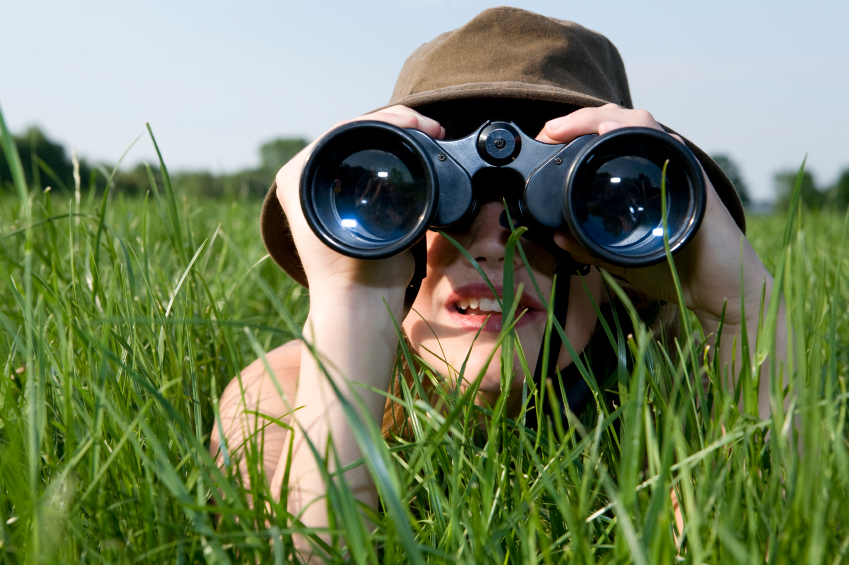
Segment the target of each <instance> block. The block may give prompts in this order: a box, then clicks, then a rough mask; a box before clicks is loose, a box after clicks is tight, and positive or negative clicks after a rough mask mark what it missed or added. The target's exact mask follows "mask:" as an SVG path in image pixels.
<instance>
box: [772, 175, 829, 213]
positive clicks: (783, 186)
mask: <svg viewBox="0 0 849 565" xmlns="http://www.w3.org/2000/svg"><path fill="white" fill-rule="evenodd" d="M797 175H798V171H781V172H778V173H775V176H774V177H773V180H774V183H775V193H776V194H777V195H778V200H777V202H776V206H777V208H778V209H779V210H787V209H788V208H789V207H790V197H791V196H792V195H793V188H794V187H795V186H796V177H797ZM824 196H825V195H824V194H823V193H822V192H820V191H819V190H818V189H817V185H816V182H815V181H814V176H813V175H812V174H811V172H810V171H805V172H804V173H802V189H801V194H800V198H801V199H802V203H803V204H804V205H805V206H807V207H808V208H811V209H813V210H819V209H820V208H822V205H823V200H824Z"/></svg>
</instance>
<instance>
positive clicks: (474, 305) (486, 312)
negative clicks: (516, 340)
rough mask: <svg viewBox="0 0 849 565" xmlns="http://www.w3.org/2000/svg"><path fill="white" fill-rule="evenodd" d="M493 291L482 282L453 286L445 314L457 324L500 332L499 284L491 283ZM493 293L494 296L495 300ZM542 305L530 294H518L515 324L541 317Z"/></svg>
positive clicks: (523, 323)
mask: <svg viewBox="0 0 849 565" xmlns="http://www.w3.org/2000/svg"><path fill="white" fill-rule="evenodd" d="M495 291H496V294H495V295H493V293H492V290H491V289H490V288H489V286H487V285H486V284H483V283H472V284H467V285H463V286H461V287H459V288H457V289H454V292H452V294H451V296H450V297H449V299H448V303H447V304H446V306H447V309H448V311H449V314H450V315H451V317H452V319H453V320H454V321H455V323H456V324H457V325H459V326H460V327H465V328H470V329H475V330H477V329H481V328H482V331H493V332H498V331H501V328H502V326H503V323H502V304H501V302H500V300H501V297H502V291H503V287H501V286H500V285H499V286H495ZM496 296H497V297H498V298H497V299H496ZM545 315H546V313H545V310H544V308H543V306H542V304H540V303H539V301H537V300H536V299H535V298H534V297H526V296H524V293H523V296H521V297H520V300H519V304H518V306H517V307H516V317H517V318H518V321H517V322H516V327H521V326H524V325H526V324H530V323H533V322H535V321H539V320H540V319H545Z"/></svg>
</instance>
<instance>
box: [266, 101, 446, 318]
mask: <svg viewBox="0 0 849 565" xmlns="http://www.w3.org/2000/svg"><path fill="white" fill-rule="evenodd" d="M362 120H377V121H381V122H386V123H389V124H393V125H395V126H398V127H401V128H411V129H419V130H421V131H423V132H424V133H426V134H428V135H429V136H431V137H434V138H437V139H441V138H443V137H444V136H445V130H444V129H443V128H442V127H441V126H440V125H439V124H438V123H436V122H435V121H433V120H431V119H430V118H427V117H425V116H423V115H421V114H419V113H418V112H416V111H415V110H412V109H410V108H407V107H405V106H393V107H391V108H387V109H385V110H382V111H380V112H375V113H373V114H368V115H365V116H360V117H358V118H354V119H353V120H348V121H345V122H339V123H338V124H336V125H335V126H334V128H335V127H338V126H341V125H343V124H345V123H349V122H353V121H362ZM322 137H323V136H322ZM317 141H318V140H316V141H314V142H313V143H311V144H310V145H309V146H308V147H307V148H306V149H304V151H302V152H301V153H299V154H298V155H296V156H295V157H294V158H293V159H292V160H291V161H289V163H287V164H286V165H285V166H284V167H283V168H282V169H280V171H279V172H278V173H277V198H278V200H279V201H280V205H281V206H282V208H283V211H284V212H285V213H286V217H287V219H288V220H289V227H290V229H291V231H292V237H293V239H294V241H295V245H296V246H297V248H298V253H299V255H300V258H301V262H302V264H303V266H304V271H305V272H306V274H307V278H308V279H309V283H310V294H311V296H313V297H316V296H317V295H318V294H321V293H326V294H327V296H329V297H332V296H335V295H337V294H338V293H339V292H340V291H348V290H351V289H354V290H368V289H375V290H377V291H378V292H380V293H381V294H382V295H384V296H385V297H386V298H387V299H392V300H391V301H392V302H395V300H394V298H397V297H398V296H400V300H401V302H403V296H404V290H405V288H406V286H407V284H409V282H410V279H411V278H412V275H413V270H414V267H415V262H414V260H413V257H412V254H411V253H410V252H409V251H408V252H406V253H403V254H400V255H397V256H395V257H390V258H387V259H380V260H367V261H366V260H360V259H353V258H351V257H347V256H345V255H342V254H340V253H337V252H335V251H333V250H332V249H330V248H329V247H327V246H326V245H325V244H324V243H322V242H321V241H320V240H319V239H318V238H317V237H316V236H315V234H314V233H313V231H312V230H311V229H310V227H309V225H308V224H307V222H306V219H305V218H304V215H303V212H302V210H301V202H300V196H299V182H300V178H301V172H302V170H303V167H304V164H305V163H306V160H307V158H308V156H309V154H310V153H311V152H312V150H313V148H314V147H315V144H316V143H317Z"/></svg>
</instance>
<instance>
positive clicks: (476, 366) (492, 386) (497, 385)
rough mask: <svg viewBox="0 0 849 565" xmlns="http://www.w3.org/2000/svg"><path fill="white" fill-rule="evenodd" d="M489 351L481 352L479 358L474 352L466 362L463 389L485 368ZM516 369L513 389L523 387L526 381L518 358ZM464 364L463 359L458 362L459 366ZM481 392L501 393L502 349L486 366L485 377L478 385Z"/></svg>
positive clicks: (492, 394)
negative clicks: (519, 366)
mask: <svg viewBox="0 0 849 565" xmlns="http://www.w3.org/2000/svg"><path fill="white" fill-rule="evenodd" d="M488 353H489V351H486V352H481V353H480V356H479V358H477V359H476V358H475V357H476V356H475V354H474V352H473V353H472V355H471V356H470V357H469V361H468V363H466V371H465V374H464V376H465V379H464V383H463V385H462V388H463V389H466V388H468V387H469V386H471V383H473V382H474V380H475V379H476V378H477V377H478V375H480V373H481V370H482V369H484V366H485V365H484V364H485V363H486V358H487V356H488ZM515 363H516V369H515V370H514V372H513V383H512V390H516V389H521V388H522V384H523V383H524V382H525V375H524V373H523V372H522V370H521V369H519V368H518V358H516V360H515ZM462 364H463V362H462V359H461V360H460V361H459V363H458V364H457V367H458V368H459V367H461V366H462ZM478 390H479V392H481V393H484V394H485V395H486V396H487V397H493V398H495V397H497V395H498V394H500V393H501V353H500V351H496V353H495V355H493V357H492V361H491V362H490V363H489V365H488V366H486V370H485V372H484V375H483V378H482V379H481V381H480V386H479V387H478Z"/></svg>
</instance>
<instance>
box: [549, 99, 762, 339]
mask: <svg viewBox="0 0 849 565" xmlns="http://www.w3.org/2000/svg"><path fill="white" fill-rule="evenodd" d="M633 126H639V127H647V128H652V129H656V130H659V131H663V128H662V127H660V125H659V124H658V123H657V122H656V121H655V120H654V118H653V117H652V115H651V114H650V113H648V112H646V111H645V110H628V109H625V108H621V107H619V106H616V105H614V104H608V105H606V106H602V107H600V108H582V109H580V110H577V111H575V112H573V113H571V114H569V115H567V116H564V117H561V118H557V119H555V120H552V121H550V122H548V123H547V124H546V125H545V127H544V128H543V130H542V131H541V132H540V134H539V135H538V136H537V140H539V141H542V142H546V143H566V142H568V141H571V140H572V139H574V138H576V137H578V136H581V135H587V134H592V133H598V134H604V133H607V132H609V131H612V130H614V129H618V128H621V127H633ZM672 137H674V138H675V139H677V140H678V141H679V142H681V143H683V140H682V139H681V137H680V136H675V135H673V136H672ZM702 174H703V175H704V171H702ZM704 178H705V188H706V189H707V205H706V208H705V216H704V220H703V222H702V225H701V228H700V229H699V231H698V232H697V233H696V235H695V236H694V238H693V239H692V240H691V241H690V243H689V244H688V245H687V246H686V247H685V248H684V249H682V250H681V251H680V252H679V253H677V254H676V255H675V257H674V261H675V267H676V269H677V272H678V276H679V278H680V280H681V286H682V291H683V298H684V302H685V305H686V307H687V308H689V309H691V310H693V311H694V312H695V313H696V315H697V316H698V317H699V319H700V320H701V321H702V323H703V325H706V326H707V327H708V328H710V327H711V326H714V325H715V324H716V322H717V321H718V320H719V317H720V315H721V313H722V307H723V302H724V301H725V300H726V299H727V300H728V306H727V310H726V315H725V316H726V322H727V323H730V324H739V323H740V314H741V311H742V306H743V305H744V304H745V310H746V314H747V316H752V315H753V314H755V315H756V314H757V306H758V302H759V300H760V292H761V285H762V284H763V282H764V280H765V279H766V280H768V281H770V282H771V277H770V276H769V274H768V273H767V271H766V269H765V268H764V266H763V264H762V263H761V261H760V259H759V258H758V256H757V255H756V254H755V251H754V250H753V249H752V247H751V245H750V244H749V242H748V240H747V239H746V237H745V236H744V235H743V233H742V232H741V231H740V229H739V228H738V227H737V224H736V223H735V222H734V219H733V218H732V217H731V215H730V214H729V213H728V210H727V209H726V208H725V206H724V205H723V204H722V201H721V200H720V198H719V196H718V195H717V194H716V191H715V190H714V188H713V185H712V184H711V183H710V181H709V180H708V178H707V175H705V177H704ZM554 240H555V243H557V245H559V246H560V247H562V248H563V249H565V250H566V251H568V252H569V253H571V254H572V256H573V257H574V258H575V259H576V260H578V261H581V262H584V263H589V264H592V265H596V266H599V267H602V268H604V269H605V270H607V271H608V272H610V273H613V274H616V275H618V276H621V277H623V278H625V279H626V280H627V281H628V282H629V283H631V284H632V285H634V286H635V287H636V288H637V289H638V290H640V291H642V292H644V293H646V294H647V295H649V296H652V297H654V298H659V299H661V300H665V301H667V302H673V303H678V298H677V295H676V293H675V287H674V283H673V280H672V276H671V272H670V270H669V265H668V263H666V262H664V263H660V264H658V265H653V266H651V267H643V268H630V269H629V268H623V267H616V266H613V265H610V264H608V263H605V262H604V261H601V260H599V259H598V258H596V257H594V256H592V255H590V253H589V252H587V250H586V249H584V248H583V247H582V246H581V245H580V244H579V243H578V242H577V240H576V239H575V238H574V237H573V236H572V235H571V234H569V233H566V232H558V233H557V234H556V235H555V238H554ZM741 260H742V268H743V282H744V286H743V289H742V291H741V287H740V282H741V278H740V274H741Z"/></svg>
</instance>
